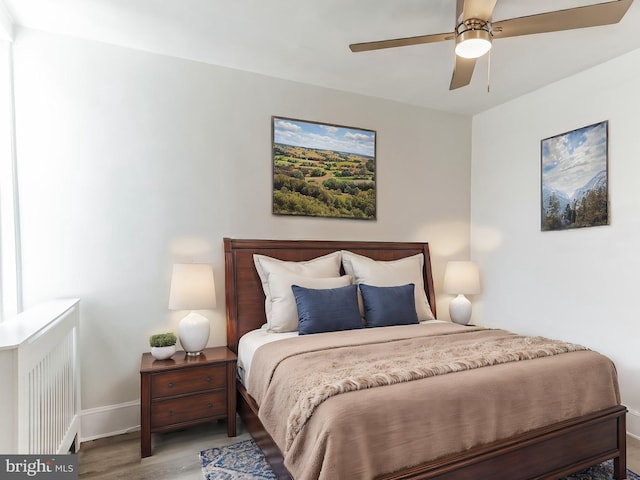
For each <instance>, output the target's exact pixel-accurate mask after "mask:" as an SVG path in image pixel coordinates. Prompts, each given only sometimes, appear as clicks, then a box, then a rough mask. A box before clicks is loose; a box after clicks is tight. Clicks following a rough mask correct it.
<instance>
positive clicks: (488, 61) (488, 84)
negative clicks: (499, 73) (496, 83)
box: [487, 50, 491, 93]
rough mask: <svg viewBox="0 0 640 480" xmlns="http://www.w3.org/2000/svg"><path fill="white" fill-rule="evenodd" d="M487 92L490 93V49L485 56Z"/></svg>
mask: <svg viewBox="0 0 640 480" xmlns="http://www.w3.org/2000/svg"><path fill="white" fill-rule="evenodd" d="M487 93H491V50H489V55H488V57H487Z"/></svg>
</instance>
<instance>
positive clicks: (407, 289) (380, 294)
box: [360, 283, 419, 327]
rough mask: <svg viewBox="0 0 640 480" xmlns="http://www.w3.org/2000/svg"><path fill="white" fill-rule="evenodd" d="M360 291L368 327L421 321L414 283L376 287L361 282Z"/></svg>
mask: <svg viewBox="0 0 640 480" xmlns="http://www.w3.org/2000/svg"><path fill="white" fill-rule="evenodd" d="M360 293H361V294H362V301H363V303H364V320H365V324H366V326H367V327H387V326H390V325H410V324H412V323H419V321H418V313H417V312H416V302H415V285H414V284H413V283H409V284H407V285H400V286H397V287H374V286H372V285H365V284H362V283H361V284H360Z"/></svg>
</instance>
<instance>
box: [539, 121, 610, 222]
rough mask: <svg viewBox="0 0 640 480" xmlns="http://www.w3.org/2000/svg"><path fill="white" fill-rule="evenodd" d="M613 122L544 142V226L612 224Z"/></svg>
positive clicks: (592, 126) (589, 127)
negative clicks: (610, 162) (610, 158)
mask: <svg viewBox="0 0 640 480" xmlns="http://www.w3.org/2000/svg"><path fill="white" fill-rule="evenodd" d="M608 130H609V122H607V121H605V122H600V123H594V124H593V125H588V126H586V127H582V128H578V129H576V130H572V131H570V132H566V133H562V134H560V135H556V136H554V137H550V138H545V139H544V140H542V141H541V146H540V152H541V153H540V156H541V168H542V175H541V178H542V181H541V184H542V192H541V204H542V205H541V206H542V219H541V229H542V230H543V231H548V230H567V229H573V228H581V227H596V226H599V225H609V187H608V136H609V133H608Z"/></svg>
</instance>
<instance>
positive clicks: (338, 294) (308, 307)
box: [291, 285, 363, 335]
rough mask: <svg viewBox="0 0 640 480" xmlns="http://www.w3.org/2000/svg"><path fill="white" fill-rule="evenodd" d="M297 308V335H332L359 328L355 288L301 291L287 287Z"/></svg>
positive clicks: (297, 287)
mask: <svg viewBox="0 0 640 480" xmlns="http://www.w3.org/2000/svg"><path fill="white" fill-rule="evenodd" d="M291 289H292V290H293V295H294V296H295V297H296V305H297V306H298V333H299V334H300V335H307V334H310V333H322V332H334V331H338V330H353V329H354V328H362V327H363V325H362V318H361V317H360V310H359V309H358V286H357V285H347V286H346V287H338V288H326V289H316V288H304V287H300V286H298V285H291Z"/></svg>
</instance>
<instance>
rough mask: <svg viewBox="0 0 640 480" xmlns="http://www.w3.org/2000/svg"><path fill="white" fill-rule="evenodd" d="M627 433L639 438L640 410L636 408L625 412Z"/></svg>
mask: <svg viewBox="0 0 640 480" xmlns="http://www.w3.org/2000/svg"><path fill="white" fill-rule="evenodd" d="M627 434H628V435H630V436H632V437H633V438H636V439H638V440H640V412H638V411H637V410H631V409H629V412H627Z"/></svg>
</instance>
